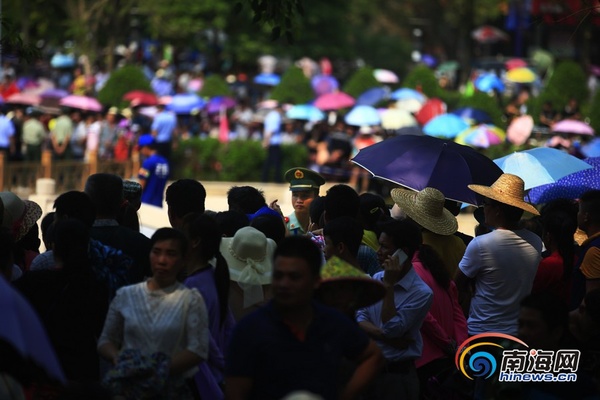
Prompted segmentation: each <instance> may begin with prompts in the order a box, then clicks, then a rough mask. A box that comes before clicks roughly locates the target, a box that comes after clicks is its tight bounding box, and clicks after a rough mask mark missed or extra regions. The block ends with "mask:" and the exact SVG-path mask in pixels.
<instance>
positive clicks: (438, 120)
mask: <svg viewBox="0 0 600 400" xmlns="http://www.w3.org/2000/svg"><path fill="white" fill-rule="evenodd" d="M468 127H469V124H467V123H466V122H465V120H464V119H462V118H461V117H458V116H456V115H454V114H442V115H438V116H437V117H434V118H433V119H431V120H430V121H429V122H428V123H426V124H425V126H424V127H423V132H425V134H427V135H429V136H437V137H441V138H445V139H451V138H453V137H456V136H457V135H458V134H459V133H461V132H462V131H464V130H465V129H467V128H468Z"/></svg>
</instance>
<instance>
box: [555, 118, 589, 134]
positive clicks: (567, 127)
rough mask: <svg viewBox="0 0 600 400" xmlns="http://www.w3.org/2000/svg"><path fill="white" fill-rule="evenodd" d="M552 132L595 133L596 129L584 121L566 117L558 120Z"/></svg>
mask: <svg viewBox="0 0 600 400" xmlns="http://www.w3.org/2000/svg"><path fill="white" fill-rule="evenodd" d="M552 132H562V133H572V134H575V135H589V136H593V135H594V129H593V128H592V127H591V126H589V125H588V124H586V123H585V122H582V121H577V120H576V119H565V120H562V121H559V122H557V123H556V124H554V126H553V127H552Z"/></svg>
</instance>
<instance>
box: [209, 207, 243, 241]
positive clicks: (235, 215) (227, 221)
mask: <svg viewBox="0 0 600 400" xmlns="http://www.w3.org/2000/svg"><path fill="white" fill-rule="evenodd" d="M214 218H215V220H216V221H217V224H219V228H220V229H221V232H222V233H223V235H224V236H225V237H233V235H235V233H236V232H237V231H238V230H239V229H241V228H243V227H245V226H248V224H249V223H250V222H249V221H248V217H247V216H246V214H243V213H241V212H239V211H233V210H229V211H221V212H218V213H217V214H216V215H215V216H214Z"/></svg>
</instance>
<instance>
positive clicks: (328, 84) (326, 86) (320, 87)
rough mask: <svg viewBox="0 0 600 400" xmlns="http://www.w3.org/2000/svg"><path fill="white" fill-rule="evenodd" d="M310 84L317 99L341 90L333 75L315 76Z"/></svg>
mask: <svg viewBox="0 0 600 400" xmlns="http://www.w3.org/2000/svg"><path fill="white" fill-rule="evenodd" d="M310 84H311V86H312V88H313V91H314V92H315V94H316V95H317V97H318V96H321V95H323V94H326V93H333V92H335V91H336V90H338V89H339V88H340V83H339V82H338V81H337V79H335V78H334V77H333V76H331V75H315V76H314V77H313V78H312V79H311V80H310Z"/></svg>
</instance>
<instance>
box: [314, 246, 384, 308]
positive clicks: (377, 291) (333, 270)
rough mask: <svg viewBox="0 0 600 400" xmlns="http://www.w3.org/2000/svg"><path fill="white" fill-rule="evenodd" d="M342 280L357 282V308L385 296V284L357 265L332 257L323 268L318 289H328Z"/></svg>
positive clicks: (366, 305)
mask: <svg viewBox="0 0 600 400" xmlns="http://www.w3.org/2000/svg"><path fill="white" fill-rule="evenodd" d="M340 282H354V283H356V284H357V290H356V304H355V306H356V307H357V308H363V307H368V306H370V305H371V304H375V303H377V302H378V301H380V300H381V299H383V298H384V297H385V286H383V284H382V283H381V282H379V281H377V280H375V279H373V278H371V277H370V276H369V275H367V274H365V273H364V272H363V271H360V270H359V269H357V268H356V267H354V266H352V265H351V264H349V263H347V262H346V261H344V260H342V259H340V258H339V257H336V256H333V257H331V258H330V259H329V260H328V261H327V262H326V263H325V265H324V266H323V268H321V284H320V286H319V289H318V291H322V290H326V289H327V287H328V286H332V285H335V284H337V283H340Z"/></svg>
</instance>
